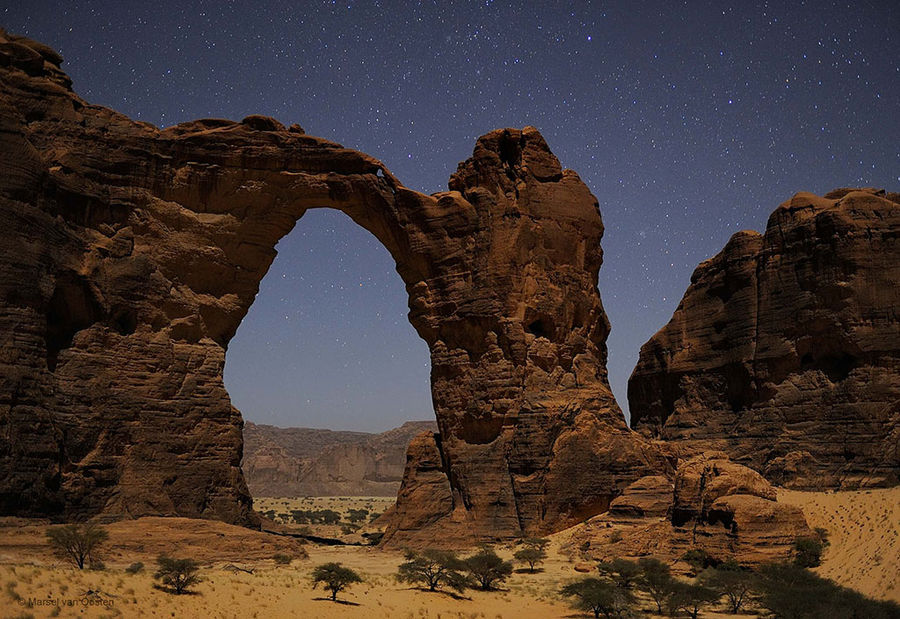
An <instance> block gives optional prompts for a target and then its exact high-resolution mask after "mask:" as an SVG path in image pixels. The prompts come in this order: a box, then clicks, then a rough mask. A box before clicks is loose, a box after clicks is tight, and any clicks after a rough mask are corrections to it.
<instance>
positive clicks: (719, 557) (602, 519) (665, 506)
mask: <svg viewBox="0 0 900 619" xmlns="http://www.w3.org/2000/svg"><path fill="white" fill-rule="evenodd" d="M812 535H814V533H813V531H812V530H811V529H810V527H809V525H808V524H807V522H806V518H805V517H804V515H803V511H802V510H801V509H800V508H799V507H796V506H794V505H787V504H785V503H779V502H778V501H777V500H776V493H775V489H774V488H773V487H772V485H771V484H770V483H769V482H768V481H766V480H765V478H763V477H762V476H761V475H760V474H759V473H757V472H756V471H753V470H752V469H749V468H747V467H745V466H741V465H739V464H736V463H734V462H731V461H730V460H729V459H728V456H727V455H726V454H724V453H722V452H711V453H708V454H703V455H700V456H697V457H695V458H692V459H689V460H687V461H683V462H681V463H679V465H678V468H677V471H676V474H675V475H674V478H669V477H666V476H648V477H644V478H642V479H639V480H637V481H635V482H634V483H633V484H631V485H630V486H629V487H628V488H626V489H625V491H624V492H623V493H622V495H621V496H620V497H618V498H617V499H615V500H614V501H613V504H612V506H611V507H610V510H609V512H608V513H606V514H603V515H600V516H597V517H595V518H592V519H591V520H590V521H588V522H587V523H585V525H584V526H583V527H580V528H578V529H577V530H576V532H575V533H574V537H573V542H572V545H573V546H575V547H577V548H579V549H581V551H582V552H583V553H584V557H583V558H586V559H594V560H608V559H609V558H610V557H613V556H621V557H630V558H635V559H636V558H640V557H646V556H654V557H657V558H659V559H663V560H666V561H667V562H673V561H678V560H679V559H680V558H681V557H682V556H683V555H684V553H685V552H687V551H688V550H692V549H700V550H703V551H705V552H706V553H708V555H709V556H710V558H711V561H712V562H722V561H728V560H734V561H737V562H738V563H740V564H742V565H744V566H757V565H761V564H763V563H769V562H772V561H784V560H787V559H790V558H791V556H792V552H793V547H794V542H795V540H796V539H797V538H798V537H809V536H812Z"/></svg>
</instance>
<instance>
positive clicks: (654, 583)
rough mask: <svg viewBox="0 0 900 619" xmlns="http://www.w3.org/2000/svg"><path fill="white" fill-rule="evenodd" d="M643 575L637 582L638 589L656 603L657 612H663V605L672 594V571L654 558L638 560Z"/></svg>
mask: <svg viewBox="0 0 900 619" xmlns="http://www.w3.org/2000/svg"><path fill="white" fill-rule="evenodd" d="M638 566H639V567H640V568H641V573H640V576H639V578H638V581H637V585H638V588H639V589H641V591H644V592H646V593H647V595H649V596H650V599H652V600H653V601H654V602H656V610H657V612H660V613H661V612H662V607H663V604H665V603H666V601H667V600H668V599H669V595H670V594H671V593H672V583H673V582H674V580H673V579H672V574H671V570H670V569H669V566H668V564H666V563H663V562H662V561H660V560H659V559H654V558H652V557H648V558H644V559H640V560H638Z"/></svg>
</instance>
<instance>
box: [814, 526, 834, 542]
mask: <svg viewBox="0 0 900 619" xmlns="http://www.w3.org/2000/svg"><path fill="white" fill-rule="evenodd" d="M813 532H814V533H815V537H816V538H817V539H818V540H819V541H820V542H822V545H823V546H830V545H831V542H830V541H828V530H827V529H825V528H823V527H816V528H815V529H813Z"/></svg>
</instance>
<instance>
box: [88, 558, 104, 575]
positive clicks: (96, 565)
mask: <svg viewBox="0 0 900 619" xmlns="http://www.w3.org/2000/svg"><path fill="white" fill-rule="evenodd" d="M88 569H90V570H91V571H92V572H102V571H104V570H105V569H106V564H105V563H104V562H103V561H101V560H100V559H93V560H92V561H91V564H90V567H89V568H88Z"/></svg>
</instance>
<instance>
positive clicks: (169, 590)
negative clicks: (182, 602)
mask: <svg viewBox="0 0 900 619" xmlns="http://www.w3.org/2000/svg"><path fill="white" fill-rule="evenodd" d="M153 588H154V589H156V590H157V591H164V592H165V593H171V594H172V595H203V594H202V593H200V592H199V591H182V592H181V593H178V592H177V591H175V587H166V586H165V585H160V584H157V583H154V584H153Z"/></svg>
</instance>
